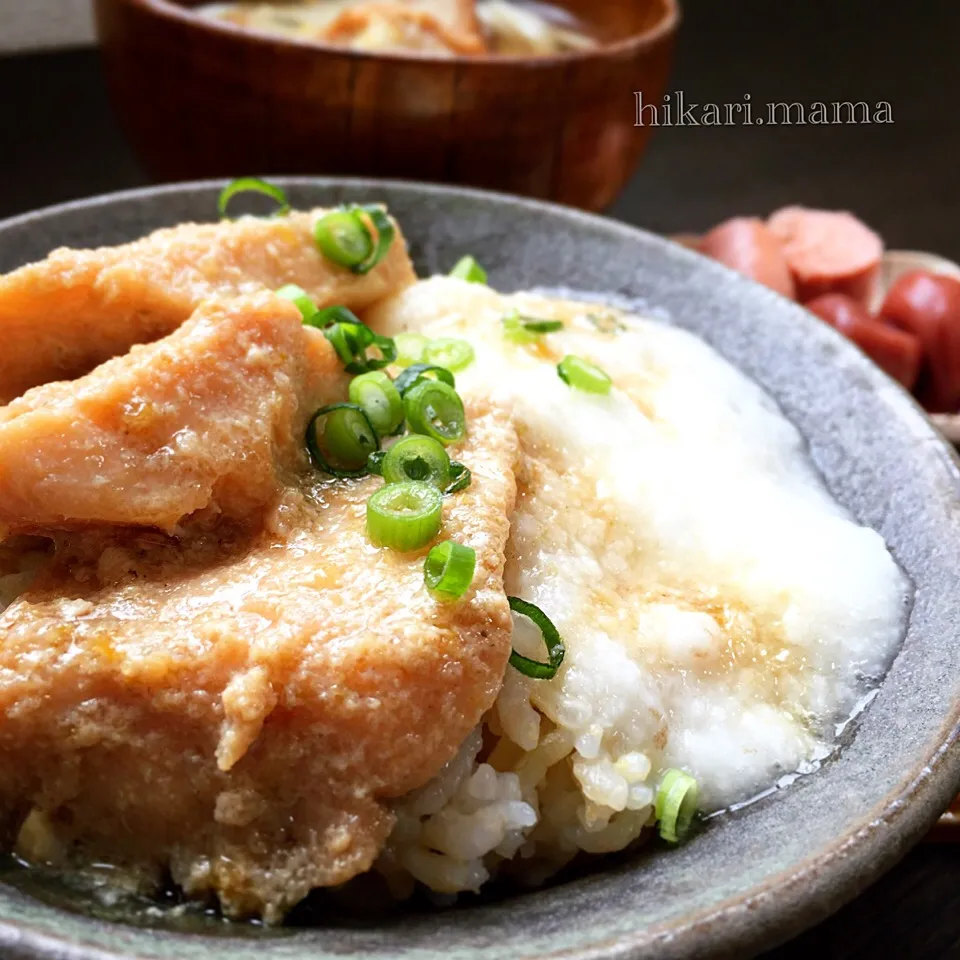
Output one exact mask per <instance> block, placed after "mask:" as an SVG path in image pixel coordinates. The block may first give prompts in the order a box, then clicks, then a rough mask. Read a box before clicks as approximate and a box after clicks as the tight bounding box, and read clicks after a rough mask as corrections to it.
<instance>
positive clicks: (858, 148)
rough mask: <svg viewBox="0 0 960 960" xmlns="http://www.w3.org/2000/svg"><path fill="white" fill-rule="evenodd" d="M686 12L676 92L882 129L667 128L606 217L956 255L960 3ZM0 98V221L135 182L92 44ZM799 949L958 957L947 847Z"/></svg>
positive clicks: (24, 72)
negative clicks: (800, 208)
mask: <svg viewBox="0 0 960 960" xmlns="http://www.w3.org/2000/svg"><path fill="white" fill-rule="evenodd" d="M685 14H686V17H685V23H684V26H683V30H682V35H681V36H682V41H681V44H680V50H679V58H678V63H677V68H676V71H675V75H674V90H675V91H683V94H684V96H685V98H686V100H687V101H688V102H690V101H695V102H698V103H701V104H703V103H708V102H709V103H718V104H724V103H731V102H737V103H739V102H743V98H744V95H745V94H749V95H750V97H751V101H752V103H753V104H754V107H755V116H765V113H766V108H765V106H764V105H765V104H767V103H771V102H780V101H784V102H798V103H800V104H802V105H805V106H810V105H812V104H813V103H814V102H816V101H822V102H824V103H827V104H832V103H833V102H837V101H851V102H857V101H865V102H867V103H869V104H871V106H873V105H875V104H876V103H878V102H881V101H886V102H888V103H889V104H890V106H891V109H892V116H893V123H884V124H842V125H827V126H816V125H810V124H805V125H782V124H777V125H773V126H771V125H769V124H762V125H758V124H754V125H751V126H746V125H731V126H720V127H703V126H701V127H692V126H683V127H681V126H672V127H664V128H663V129H661V130H660V131H659V132H658V136H657V137H656V139H655V140H654V143H653V145H652V147H651V149H650V152H649V154H648V156H647V158H646V160H645V162H644V165H643V168H642V169H641V171H640V173H639V174H638V175H637V176H636V178H635V179H634V181H633V182H632V183H631V184H630V186H629V188H628V189H627V191H626V193H625V194H624V196H623V197H622V198H621V199H620V201H619V202H618V203H617V204H616V206H615V207H614V208H613V210H612V211H611V212H612V213H613V215H615V216H617V217H620V218H622V219H624V220H627V221H630V222H632V223H636V224H639V225H641V226H644V227H647V228H649V229H651V230H656V231H660V232H664V233H671V232H678V231H686V230H700V229H703V228H705V227H707V226H709V225H711V224H713V223H715V222H717V221H719V220H721V219H723V218H725V217H728V216H731V215H733V214H744V213H753V214H764V213H766V212H768V211H770V210H772V209H774V208H776V207H777V206H780V205H782V204H786V203H796V202H799V203H805V204H807V205H811V206H821V207H830V208H849V209H851V210H854V211H856V212H857V213H858V214H860V215H861V216H862V217H863V218H864V219H865V220H867V221H868V222H869V223H870V224H872V225H873V226H874V227H875V228H876V229H877V230H879V231H880V232H881V233H882V234H883V236H884V237H885V239H886V240H887V242H888V244H889V245H891V246H893V247H898V248H913V249H924V250H933V251H937V252H939V253H942V254H944V255H946V256H949V257H952V258H953V259H956V260H960V203H958V180H960V53H958V49H960V47H958V41H960V4H958V3H956V2H955V0H916V2H915V3H913V4H896V5H894V4H885V3H879V2H876V0H874V2H866V0H796V2H782V0H781V2H776V0H723V2H721V0H686V3H685ZM0 29H2V26H0ZM0 102H2V104H3V122H2V127H0V216H8V215H11V214H15V213H19V212H21V211H25V210H30V209H33V208H35V207H39V206H45V205H47V204H51V203H57V202H59V201H62V200H69V199H73V198H75V197H82V196H87V195H90V194H95V193H101V192H105V191H109V190H117V189H120V188H123V187H130V186H137V185H140V184H142V183H144V182H146V181H145V177H144V175H143V172H142V171H141V169H140V167H139V165H138V163H137V161H136V159H135V158H134V157H133V156H132V154H131V153H130V150H129V149H128V147H127V146H126V144H125V143H124V141H123V138H122V136H121V134H120V132H119V131H118V130H117V128H116V125H115V123H114V121H113V119H112V117H111V115H110V111H109V108H108V104H107V101H106V96H105V93H104V89H103V81H102V78H101V73H100V66H99V62H98V59H97V55H96V54H95V53H94V52H91V51H78V52H70V53H57V54H44V55H35V56H24V57H16V58H9V59H6V60H3V59H0ZM624 109H625V110H631V111H632V110H633V102H632V98H631V96H630V93H629V92H628V91H625V94H624ZM237 172H238V173H241V172H244V171H237ZM0 348H2V344H0ZM811 956H816V957H818V958H823V960H832V958H849V960H861V958H862V960H867V958H869V960H877V958H885V957H899V958H901V960H913V958H928V957H929V958H950V957H958V958H960V846H958V847H944V846H934V845H930V844H927V845H923V846H921V847H920V848H918V849H917V850H915V851H914V852H913V853H911V854H910V855H909V856H908V857H907V858H906V859H905V860H904V861H903V862H902V863H901V864H900V865H899V866H898V867H897V868H896V869H895V870H894V871H893V872H891V873H890V874H889V875H888V876H887V877H886V878H884V879H883V880H881V881H880V882H879V883H878V884H877V885H876V886H875V887H873V888H872V889H871V890H870V891H868V892H867V893H866V894H865V895H864V896H862V897H861V898H860V899H859V900H857V901H856V902H854V903H853V904H852V905H850V906H848V907H846V908H844V909H842V910H841V911H840V912H839V913H838V914H837V915H836V916H835V917H834V918H833V919H831V920H829V921H828V922H826V923H824V924H823V925H822V926H820V927H818V928H817V929H815V930H813V931H812V932H810V933H808V934H807V935H805V936H803V937H801V938H800V939H799V940H796V941H794V942H793V943H792V944H790V945H788V946H786V947H783V948H781V949H780V950H777V951H774V952H773V953H771V954H769V955H768V957H767V960H793V958H797V960H799V958H808V957H811Z"/></svg>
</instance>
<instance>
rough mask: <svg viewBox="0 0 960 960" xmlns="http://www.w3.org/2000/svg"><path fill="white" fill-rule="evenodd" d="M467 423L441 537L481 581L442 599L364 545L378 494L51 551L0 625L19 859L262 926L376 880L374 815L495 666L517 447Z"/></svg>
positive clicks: (431, 771) (427, 770) (432, 756)
mask: <svg viewBox="0 0 960 960" xmlns="http://www.w3.org/2000/svg"><path fill="white" fill-rule="evenodd" d="M468 412H469V414H470V435H469V438H468V440H467V441H465V443H464V444H463V445H462V447H460V448H458V449H457V450H456V456H457V457H458V459H460V460H462V461H464V462H465V463H466V464H467V465H468V466H469V467H470V469H471V470H472V471H473V484H472V485H471V486H470V487H469V488H468V489H467V490H466V491H464V492H462V493H460V494H457V495H456V496H454V497H451V498H449V499H448V500H447V501H446V503H445V507H444V531H443V534H442V536H443V537H444V538H450V539H453V540H456V541H458V542H460V543H465V544H469V545H470V546H472V547H473V548H474V549H475V550H476V553H477V573H476V577H475V579H474V581H473V584H472V586H471V588H470V590H469V592H468V593H467V595H466V596H465V597H464V598H463V599H462V600H461V601H458V602H455V603H443V602H439V601H438V600H436V599H434V598H433V597H432V596H431V595H430V594H429V592H428V591H427V590H426V588H425V586H424V579H423V551H421V552H420V553H417V554H413V555H410V554H398V553H395V552H392V551H389V550H379V549H376V548H374V547H373V546H372V545H371V544H370V543H369V541H368V540H367V537H366V535H365V528H364V523H365V504H366V501H367V499H368V498H369V496H370V494H371V493H372V492H373V491H374V490H375V489H376V488H377V487H378V486H379V485H380V484H381V483H382V481H381V480H380V479H379V478H375V477H368V478H365V479H363V480H359V481H335V482H333V481H329V482H328V481H322V480H310V481H309V482H308V481H307V480H303V481H301V483H300V484H299V485H298V486H289V487H287V488H286V489H285V491H284V492H283V493H282V494H281V496H280V497H279V499H278V500H277V501H276V503H275V505H273V506H272V507H271V508H270V509H268V510H267V511H266V512H265V514H264V515H263V522H262V524H261V525H260V526H259V527H257V528H256V529H250V528H248V527H247V526H244V525H239V524H237V523H235V522H231V521H227V520H223V519H221V520H220V521H218V523H217V525H216V526H214V527H213V528H211V529H205V528H200V527H198V528H196V529H194V530H193V531H192V532H190V533H187V534H183V535H181V536H180V537H178V538H172V537H166V536H164V535H162V534H160V533H156V532H150V531H141V532H137V531H136V530H114V531H113V532H111V533H104V532H102V531H101V532H98V531H90V532H71V533H69V534H65V535H61V536H60V539H59V540H58V542H57V550H56V554H55V556H54V558H53V560H52V561H51V562H50V566H49V567H48V568H47V569H46V570H45V571H44V572H43V573H42V574H41V575H40V578H39V579H38V580H37V581H36V583H35V584H34V586H33V587H32V588H31V589H30V590H29V591H28V592H27V593H26V594H25V595H24V596H22V597H21V598H20V599H18V600H17V601H15V602H14V603H13V604H12V605H11V606H10V607H9V608H8V609H7V610H6V611H5V612H4V613H3V614H2V615H0V827H2V828H5V829H6V832H7V834H8V835H11V834H13V833H15V832H16V831H17V829H18V828H19V826H20V824H21V823H23V818H24V816H25V814H26V812H27V811H28V810H32V813H31V814H30V816H29V818H28V820H27V826H26V827H25V828H24V829H22V830H21V833H20V847H19V852H20V853H21V855H23V856H25V857H26V858H27V859H33V860H46V861H50V862H61V863H71V862H76V861H77V860H79V862H90V861H92V860H94V859H96V860H100V861H105V862H108V863H113V864H120V865H125V866H128V867H130V868H134V869H139V870H143V871H146V872H147V873H149V872H150V870H151V869H153V870H154V871H156V872H159V871H161V870H163V869H165V868H166V869H169V870H170V873H171V875H172V877H173V879H174V880H175V881H176V882H177V883H179V884H181V885H182V886H183V888H184V889H185V890H186V891H187V893H188V894H191V895H201V894H203V893H204V892H207V891H213V892H216V893H217V894H218V895H219V897H220V900H221V903H222V905H223V907H224V909H225V911H226V912H227V913H229V914H231V915H234V916H250V915H254V916H257V915H263V916H265V917H266V918H267V919H268V920H271V921H276V920H278V919H280V918H281V917H282V915H283V914H284V912H285V911H286V910H287V909H288V908H289V907H290V906H292V905H293V904H294V903H296V902H297V901H298V900H299V899H300V898H302V897H303V896H304V895H305V894H306V893H307V892H308V891H309V890H310V889H311V888H313V887H316V886H324V885H333V884H338V883H341V882H343V881H346V880H347V879H349V878H350V877H352V876H354V875H356V874H358V873H360V872H362V871H364V870H366V869H367V868H369V867H370V865H371V863H372V862H373V860H374V859H375V857H376V855H377V853H378V851H379V849H380V848H381V846H382V845H383V842H384V841H385V838H386V837H387V834H388V833H389V831H390V829H391V826H392V823H393V816H392V814H391V813H390V811H389V806H388V803H387V801H389V799H390V798H393V797H397V796H400V795H402V794H404V793H406V792H408V791H410V790H411V789H414V788H416V787H418V786H420V785H422V784H423V783H425V782H426V781H428V780H429V779H430V778H432V777H433V776H434V775H436V773H437V772H438V771H439V770H440V768H441V767H442V765H443V764H444V763H446V762H447V761H448V760H450V759H451V757H452V756H453V755H454V754H455V753H456V751H457V748H458V746H459V745H460V743H461V742H462V740H463V739H464V737H465V736H466V735H467V734H468V732H469V731H470V730H471V729H473V727H474V726H475V725H476V724H477V723H478V722H479V720H480V718H481V716H482V715H483V713H484V712H485V711H486V710H487V709H488V708H489V707H490V706H491V705H492V704H493V702H494V699H495V697H496V694H497V691H498V690H499V687H500V684H501V682H502V679H503V673H504V670H505V667H506V663H507V659H508V656H509V652H510V643H511V640H510V637H511V622H510V614H509V609H508V604H507V601H506V598H505V595H504V590H503V581H502V577H503V564H504V548H505V544H506V540H507V535H508V529H509V517H510V514H511V511H512V508H513V501H514V497H515V482H514V475H513V466H514V462H515V459H516V457H517V440H516V434H515V432H514V431H513V427H512V424H511V421H510V419H509V417H508V416H506V415H505V414H504V413H502V412H500V411H499V410H497V409H495V408H492V407H489V406H487V407H484V406H483V405H482V404H475V405H474V406H473V407H472V408H471V409H470V410H469V411H468ZM27 665H29V668H27ZM38 838H42V839H38Z"/></svg>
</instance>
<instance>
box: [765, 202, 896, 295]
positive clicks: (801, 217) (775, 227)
mask: <svg viewBox="0 0 960 960" xmlns="http://www.w3.org/2000/svg"><path fill="white" fill-rule="evenodd" d="M767 226H768V227H769V228H770V230H771V231H772V232H773V234H774V235H775V236H776V237H777V238H778V239H779V240H780V241H781V243H782V244H783V252H784V256H785V257H786V258H787V264H788V266H789V267H790V271H791V273H792V274H793V279H794V281H795V282H796V285H797V299H798V300H799V301H800V302H801V303H807V302H808V301H810V300H813V299H814V298H815V297H819V296H821V295H822V294H824V293H843V294H846V295H847V296H848V297H853V299H854V300H859V301H860V302H861V303H864V304H865V303H868V302H869V300H870V295H871V294H872V293H873V290H874V287H875V285H876V283H877V281H878V278H879V275H880V260H881V258H882V257H883V241H882V240H881V239H880V237H878V236H877V235H876V234H875V233H874V232H873V231H872V230H871V229H870V228H869V227H867V226H865V225H864V224H863V223H861V222H860V221H859V220H858V219H857V218H856V217H855V216H853V215H852V214H849V213H839V212H832V211H828V210H808V209H807V208H806V207H784V208H783V209H782V210H778V211H777V212H776V213H774V214H772V215H771V217H770V219H769V220H767Z"/></svg>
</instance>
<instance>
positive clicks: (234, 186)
mask: <svg viewBox="0 0 960 960" xmlns="http://www.w3.org/2000/svg"><path fill="white" fill-rule="evenodd" d="M238 193H262V194H264V195H265V196H268V197H271V198H272V199H274V200H276V201H277V203H279V204H280V207H279V209H278V210H276V211H275V212H274V216H275V217H282V216H283V215H284V214H285V213H289V212H290V203H289V202H288V200H287V195H286V193H284V191H283V190H282V189H281V188H280V187H277V186H274V185H273V184H272V183H267V181H266V180H261V179H260V178H259V177H239V178H238V179H236V180H232V181H231V182H230V183H228V184H227V185H226V186H225V187H224V188H223V189H222V190H221V191H220V199H219V200H218V201H217V210H218V211H219V212H220V216H221V217H226V215H227V207H228V206H229V204H230V201H231V200H232V199H233V198H234V197H235V196H236V195H237V194H238Z"/></svg>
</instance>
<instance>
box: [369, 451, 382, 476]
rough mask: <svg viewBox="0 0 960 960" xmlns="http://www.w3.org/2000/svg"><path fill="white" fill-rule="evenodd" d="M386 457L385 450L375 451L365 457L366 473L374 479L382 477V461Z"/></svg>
mask: <svg viewBox="0 0 960 960" xmlns="http://www.w3.org/2000/svg"><path fill="white" fill-rule="evenodd" d="M386 456H387V451H386V450H377V451H375V452H374V453H371V454H370V456H369V457H367V472H368V473H372V474H373V475H374V476H375V477H382V476H383V461H384V459H385V458H386Z"/></svg>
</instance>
